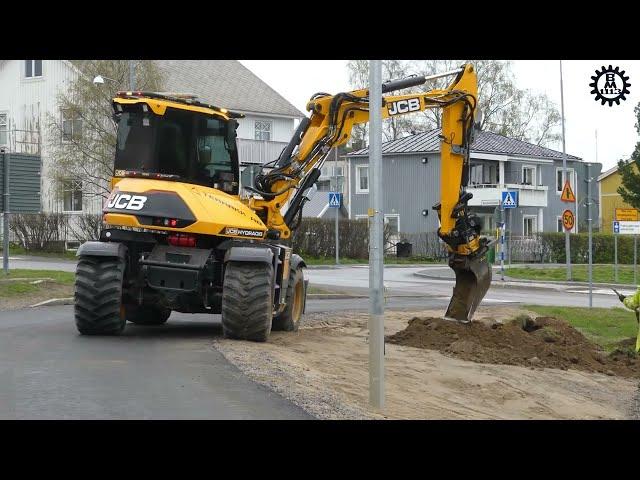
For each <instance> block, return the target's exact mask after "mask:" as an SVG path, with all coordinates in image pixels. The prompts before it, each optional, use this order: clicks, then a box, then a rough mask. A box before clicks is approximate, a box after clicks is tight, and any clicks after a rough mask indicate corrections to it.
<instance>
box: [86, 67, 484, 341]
mask: <svg viewBox="0 0 640 480" xmlns="http://www.w3.org/2000/svg"><path fill="white" fill-rule="evenodd" d="M442 76H453V77H455V78H454V79H453V81H452V82H451V84H450V85H449V87H447V88H445V89H437V90H431V91H428V92H423V93H415V94H407V95H390V96H383V97H382V98H380V99H378V101H381V102H382V105H383V107H382V116H383V117H384V118H388V117H392V116H396V115H405V114H410V113H414V112H419V111H423V110H425V109H428V108H442V135H441V139H442V142H441V162H442V166H441V172H442V173H441V201H440V203H438V204H437V205H435V206H434V209H435V210H437V212H438V217H439V219H440V228H439V229H438V235H439V236H440V238H441V239H442V240H443V241H444V242H445V243H446V245H447V247H448V250H449V265H450V267H451V268H452V269H453V270H454V271H455V274H456V285H455V287H454V290H453V297H452V299H451V302H450V304H449V307H448V309H447V312H446V314H445V316H446V317H448V318H450V319H454V320H457V321H461V322H469V321H470V320H471V318H472V316H473V313H474V311H475V309H476V307H477V306H478V304H479V303H480V301H481V300H482V298H483V297H484V295H485V293H486V291H487V289H488V287H489V284H490V281H491V269H490V268H489V266H488V264H487V261H486V259H485V257H486V252H487V250H488V245H489V242H488V241H487V239H486V238H484V237H480V224H479V222H478V219H477V217H475V216H473V215H472V214H470V212H469V210H468V207H467V202H468V201H469V199H470V198H471V194H470V193H467V192H465V186H466V185H467V183H468V177H469V148H470V145H471V142H472V140H473V134H474V128H475V121H476V120H477V118H476V117H477V114H478V112H479V109H478V108H477V79H476V73H475V71H474V68H473V66H472V65H470V64H467V65H463V66H462V67H460V68H459V69H457V70H454V71H451V72H446V73H444V74H441V75H435V76H431V77H424V76H422V77H420V76H413V77H409V78H405V79H401V80H397V81H390V82H386V83H384V84H383V87H382V90H383V93H389V92H393V91H397V90H401V89H405V88H409V87H413V86H418V85H422V84H424V83H425V82H427V81H429V80H430V79H433V78H437V77H442ZM374 100H375V99H372V98H370V97H369V92H368V90H366V89H361V90H355V91H352V92H347V93H338V94H336V95H329V94H325V93H318V94H316V95H314V96H313V97H312V98H311V100H310V101H309V103H308V104H307V110H308V111H309V112H310V115H309V117H305V118H304V119H303V120H302V121H301V122H300V124H299V126H298V128H297V129H296V131H295V133H294V136H293V138H292V139H291V141H290V142H289V143H288V145H287V146H286V147H285V148H284V149H283V151H282V152H281V154H280V156H279V157H278V158H277V159H275V160H274V161H272V162H270V163H269V164H266V165H264V168H263V169H262V171H261V172H260V173H259V174H258V175H257V176H256V178H255V182H254V185H252V186H245V187H244V188H245V189H246V190H248V191H249V192H250V196H249V198H244V197H242V196H241V195H240V165H239V160H238V152H237V148H236V129H237V127H238V122H237V120H236V119H237V118H241V117H242V114H239V113H236V112H232V111H229V110H227V109H225V108H221V107H218V106H215V105H212V104H209V103H205V102H203V101H200V100H198V99H197V98H196V97H194V96H192V95H186V94H175V93H158V92H134V91H132V92H119V93H118V94H117V96H116V98H114V99H113V107H114V119H115V120H116V121H117V123H118V129H117V145H116V153H115V162H114V175H113V179H112V192H111V195H110V196H109V198H108V199H107V201H106V202H105V206H104V221H105V223H106V224H107V226H108V228H106V229H104V230H103V231H102V232H101V234H100V239H99V241H91V242H86V243H84V244H82V245H81V247H80V248H79V249H78V252H77V256H78V257H79V259H78V266H77V270H76V284H75V322H76V326H77V328H78V330H79V331H80V333H82V334H118V333H120V332H122V330H123V329H124V327H125V324H126V321H127V320H128V321H130V322H132V323H135V324H140V325H158V324H162V323H164V322H166V321H167V319H168V318H169V316H170V314H171V311H174V310H175V311H179V312H191V313H221V314H222V327H223V332H224V335H225V336H226V337H229V338H238V339H248V340H255V341H265V340H267V338H268V336H269V333H270V332H271V330H272V329H274V330H288V331H292V330H296V329H297V328H298V325H299V322H300V319H301V317H302V314H303V312H304V309H305V299H306V283H305V281H304V273H303V269H304V267H306V265H305V263H304V260H303V259H302V258H301V257H300V256H298V255H296V254H293V253H292V251H291V248H290V247H289V246H287V245H284V244H283V243H282V240H286V239H288V238H290V236H291V231H292V230H294V229H295V227H296V226H297V225H298V224H299V222H300V221H301V217H302V209H303V207H304V204H305V202H306V201H307V200H308V199H309V196H310V192H311V190H312V189H313V187H314V185H315V183H316V181H317V180H318V177H319V176H320V169H321V167H322V165H323V163H324V161H325V159H326V157H327V156H328V154H329V151H330V150H331V149H332V148H334V147H337V146H339V145H342V144H344V143H346V142H347V141H348V140H349V138H350V135H351V131H352V128H353V126H354V125H356V124H359V123H365V122H368V120H369V103H370V101H374Z"/></svg>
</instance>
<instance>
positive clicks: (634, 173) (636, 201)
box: [618, 103, 640, 209]
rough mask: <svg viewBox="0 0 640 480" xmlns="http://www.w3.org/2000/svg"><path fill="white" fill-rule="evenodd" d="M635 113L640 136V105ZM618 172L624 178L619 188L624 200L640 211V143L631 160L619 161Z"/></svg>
mask: <svg viewBox="0 0 640 480" xmlns="http://www.w3.org/2000/svg"><path fill="white" fill-rule="evenodd" d="M633 111H634V113H635V114H636V124H635V127H636V131H637V132H638V134H640V103H638V105H636V108H635V109H634V110H633ZM618 172H619V173H620V176H621V177H622V179H621V180H622V181H621V183H622V185H620V186H619V187H618V193H619V194H620V196H621V197H622V200H624V202H625V203H626V204H628V205H631V206H632V207H633V208H638V209H640V174H639V173H638V172H640V142H638V143H636V148H635V149H634V150H633V153H632V154H631V159H630V160H628V161H624V160H619V161H618Z"/></svg>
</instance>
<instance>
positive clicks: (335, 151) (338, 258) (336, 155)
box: [333, 147, 342, 265]
mask: <svg viewBox="0 0 640 480" xmlns="http://www.w3.org/2000/svg"><path fill="white" fill-rule="evenodd" d="M333 151H334V155H333V174H334V177H335V179H336V188H335V190H334V192H337V191H338V147H336V148H334V150H333ZM340 193H342V192H340ZM339 217H340V207H338V208H336V265H340V256H339V253H338V252H339V250H340V240H339V237H340V235H339V230H338V221H339Z"/></svg>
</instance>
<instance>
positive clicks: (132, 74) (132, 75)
mask: <svg viewBox="0 0 640 480" xmlns="http://www.w3.org/2000/svg"><path fill="white" fill-rule="evenodd" d="M135 89H136V66H135V63H133V60H129V90H135Z"/></svg>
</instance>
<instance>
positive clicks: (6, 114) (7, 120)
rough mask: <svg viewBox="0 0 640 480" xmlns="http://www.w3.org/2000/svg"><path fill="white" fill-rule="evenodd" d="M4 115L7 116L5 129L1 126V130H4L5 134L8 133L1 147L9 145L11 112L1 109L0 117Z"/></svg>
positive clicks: (0, 144) (0, 143)
mask: <svg viewBox="0 0 640 480" xmlns="http://www.w3.org/2000/svg"><path fill="white" fill-rule="evenodd" d="M2 116H4V117H5V121H4V130H2V129H1V128H0V131H4V133H5V135H6V139H5V141H4V142H1V141H0V147H8V146H9V112H8V111H6V110H1V111H0V117H2Z"/></svg>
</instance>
